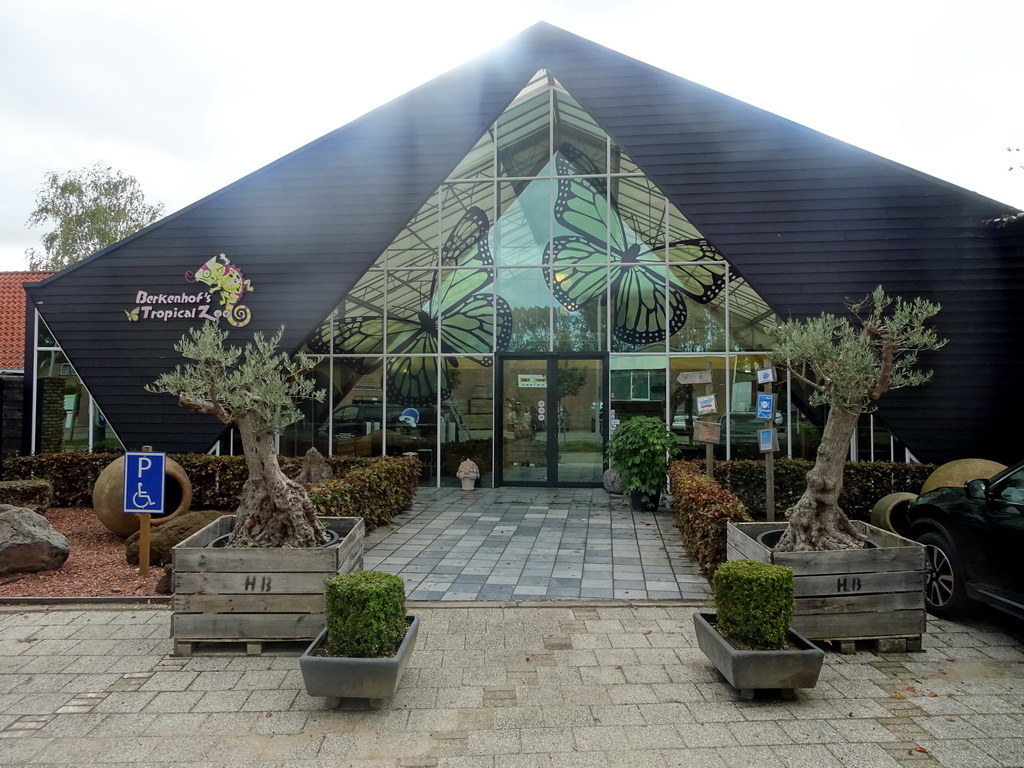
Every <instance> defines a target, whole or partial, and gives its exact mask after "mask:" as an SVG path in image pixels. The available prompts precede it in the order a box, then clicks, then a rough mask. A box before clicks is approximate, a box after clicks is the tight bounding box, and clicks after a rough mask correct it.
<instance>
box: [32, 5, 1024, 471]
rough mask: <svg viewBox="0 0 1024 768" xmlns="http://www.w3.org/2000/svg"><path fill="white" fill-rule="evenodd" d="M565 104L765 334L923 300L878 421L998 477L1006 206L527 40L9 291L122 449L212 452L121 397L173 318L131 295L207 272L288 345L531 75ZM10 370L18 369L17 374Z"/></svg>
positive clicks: (619, 60)
mask: <svg viewBox="0 0 1024 768" xmlns="http://www.w3.org/2000/svg"><path fill="white" fill-rule="evenodd" d="M542 68H545V69H547V70H549V71H550V72H551V73H552V74H553V75H554V77H556V78H557V79H558V80H559V81H560V82H561V83H562V85H563V86H564V87H565V88H566V89H567V90H568V91H569V92H570V93H571V94H572V95H573V97H575V99H576V100H577V101H578V102H579V103H580V105H581V106H582V107H583V108H584V109H585V110H586V111H587V112H588V113H589V114H590V115H591V116H592V117H593V118H594V119H595V120H596V121H597V123H598V124H599V125H600V126H601V128H603V129H604V130H605V131H606V132H607V133H608V134H609V135H610V136H611V137H612V139H613V140H614V141H615V142H617V143H618V144H619V145H620V146H622V147H623V148H624V149H625V151H626V152H628V153H629V155H630V157H631V158H632V159H633V160H634V161H635V162H636V163H637V164H638V165H639V166H640V168H641V169H642V170H643V171H644V172H645V173H646V174H647V176H648V177H649V178H650V179H651V180H652V181H653V182H654V183H655V184H657V185H658V186H659V188H660V189H661V190H662V191H663V192H664V193H665V194H666V195H667V196H668V197H669V199H670V200H671V201H672V202H673V203H674V204H675V205H676V206H677V207H678V208H679V209H680V210H681V211H683V212H685V214H686V215H687V217H689V219H690V220H691V221H692V222H693V223H694V225H696V226H697V228H698V229H699V230H700V231H701V232H702V233H703V234H704V235H705V236H706V237H707V238H708V239H709V240H710V241H711V242H712V243H713V244H714V245H715V246H716V248H717V249H718V250H719V251H720V252H721V253H723V254H724V255H725V257H726V258H727V259H728V261H729V262H730V263H731V264H732V265H733V267H734V268H735V269H736V270H737V271H739V272H740V273H741V274H742V275H743V277H745V278H746V279H747V280H748V281H749V282H750V283H751V285H752V286H753V287H754V288H755V289H756V290H757V291H758V292H759V294H760V295H761V297H762V298H763V299H764V300H765V301H767V302H768V304H769V305H770V306H771V307H772V308H773V309H774V310H775V311H776V312H777V313H779V314H780V315H781V316H783V317H788V316H795V317H799V316H806V315H812V314H817V313H819V312H822V311H832V312H838V311H842V308H843V306H844V302H845V301H846V299H847V298H857V297H860V296H862V295H863V294H865V293H867V292H868V291H870V290H871V289H872V288H873V287H874V286H876V285H878V284H883V285H884V286H885V288H886V289H887V290H888V291H889V292H890V293H893V294H900V295H905V296H925V297H927V298H929V299H932V300H935V301H939V302H940V303H941V304H942V305H943V310H942V312H941V313H940V315H939V317H938V322H937V327H938V330H939V332H940V333H941V334H942V335H944V336H946V337H948V338H949V339H950V343H949V345H948V346H947V347H946V349H945V350H943V351H942V352H941V353H938V354H936V355H933V356H931V358H929V359H928V360H926V361H925V362H926V364H927V365H929V366H931V367H932V368H934V369H935V372H936V376H935V379H934V381H933V382H932V383H930V384H929V385H926V386H925V387H923V388H921V389H920V390H916V391H912V392H896V393H893V394H892V395H890V396H888V398H887V400H886V401H883V402H884V405H883V407H882V412H881V415H882V416H883V417H884V419H885V420H886V421H887V422H888V424H889V425H890V426H891V427H892V429H893V430H894V431H895V432H896V433H897V434H899V435H900V437H901V438H902V439H903V440H904V441H905V442H906V444H907V445H908V446H909V447H910V448H911V450H913V451H914V452H915V454H916V455H917V456H919V457H920V458H922V459H925V460H929V461H945V460H949V459H953V458H960V457H965V456H977V457H984V458H991V459H996V460H1001V461H1004V462H1006V461H1009V460H1011V459H1015V458H1018V457H1019V455H1020V451H1019V449H1018V448H1017V445H1016V444H1017V440H1016V435H1015V434H1014V433H1013V431H1012V429H1011V428H1010V427H1012V423H1013V422H1015V419H1012V418H1011V419H1007V418H1006V414H1007V413H1014V412H1015V406H1016V403H1015V402H1014V401H1013V399H1012V395H1013V394H1014V392H1015V390H1016V389H1017V387H1016V386H1015V385H1016V383H1017V381H1019V380H1020V379H1021V377H1022V374H1024V362H1022V361H1021V357H1020V355H1018V354H1017V349H1016V344H1017V342H1018V340H1019V339H1020V338H1021V331H1022V320H1021V319H1020V315H1019V313H1017V312H1016V311H1015V306H1016V303H1015V299H1016V296H1017V295H1018V294H1019V289H1020V288H1021V287H1022V284H1024V260H1022V259H1021V256H1022V253H1024V249H1022V245H1024V237H1022V234H1024V225H1017V226H1016V227H1007V228H1005V229H999V228H997V227H995V226H994V225H992V224H988V223H986V222H987V221H989V220H991V219H993V218H995V217H996V216H1000V215H1003V214H1006V213H1007V212H1008V211H1009V210H1010V208H1009V207H1008V206H1006V205H1003V204H1001V203H998V202H996V201H993V200H990V199H987V198H984V197H982V196H980V195H977V194H974V193H972V192H969V191H967V190H964V189H960V188H958V187H955V186H953V185H951V184H948V183H946V182H943V181H941V180H938V179H935V178H932V177H929V176H926V175H924V174H922V173H920V172H917V171H914V170H912V169H910V168H906V167H904V166H901V165H899V164H896V163H893V162H891V161H889V160H886V159H883V158H880V157H878V156H876V155H872V154H870V153H868V152H865V151H863V150H859V149H857V148H855V147H852V146H850V145H848V144H845V143H843V142H840V141H837V140H835V139H832V138H830V137H828V136H825V135H823V134H820V133H817V132H815V131H813V130H811V129H809V128H806V127H804V126H801V125H797V124H795V123H793V122H790V121H788V120H785V119H783V118H780V117H778V116H776V115H773V114H771V113H768V112H765V111H763V110H761V109H758V108H755V107H752V106H750V105H748V104H745V103H742V102H739V101H737V100H735V99H732V98H730V97H728V96H725V95H723V94H720V93H717V92H715V91H712V90H709V89H707V88H704V87H702V86H699V85H696V84H694V83H692V82H689V81H687V80H684V79H682V78H679V77H676V76H674V75H671V74H668V73H666V72H664V71H661V70H658V69H656V68H654V67H651V66H649V65H646V64H643V63H641V62H638V61H636V60H634V59H631V58H628V57H626V56H623V55H621V54H618V53H615V52H614V51H611V50H609V49H606V48H603V47H601V46H598V45H596V44H594V43H591V42H589V41H587V40H584V39H582V38H579V37H576V36H574V35H572V34H569V33H567V32H565V31H563V30H560V29H557V28H555V27H551V26H549V25H546V24H538V25H536V26H534V27H531V28H530V29H528V30H527V31H525V32H523V33H522V34H521V35H519V36H517V37H516V38H513V39H512V40H511V41H509V42H508V43H506V44H505V45H503V46H501V47H499V48H497V49H495V50H493V51H491V52H490V53H488V54H485V55H484V56H481V57H480V58H478V59H476V60H474V61H472V62H470V63H468V64H466V65H464V66H462V67H460V68H458V69H456V70H453V71H452V72H450V73H448V74H446V75H444V76H442V77H440V78H437V79H436V80H434V81H431V82H430V83H427V84H426V85H424V86H422V87H420V88H418V89H416V90H415V91H412V92H410V93H408V94H406V95H404V96H402V97H400V98H398V99H396V100H394V101H392V102H390V103H388V104H386V105H384V106H382V107H380V108H379V109H377V110H374V111H373V112H371V113H369V114H367V115H365V116H363V117H361V118H359V119H357V120H355V121H353V122H352V123H350V124H348V125H346V126H344V127H342V128H340V129H338V130H337V131H334V132H332V133H330V134H328V135H327V136H324V137H323V138H321V139H319V140H317V141H314V142H312V143H311V144H309V145H307V146H305V147H303V148H301V149H299V150H297V151H295V152H293V153H291V154H289V155H287V156H285V157H284V158H282V159H280V160H278V161H276V162H275V163H272V164H271V165H268V166H267V167H265V168H263V169H261V170H259V171H256V172H255V173H253V174H251V175H249V176H247V177H245V178H243V179H241V180H240V181H238V182H236V183H234V184H232V185H230V186H228V187H226V188H225V189H223V190H221V191H219V192H216V193H214V194H213V195H210V196H209V197H207V198H205V199H203V200H201V201H199V202H197V203H195V204H193V205H191V206H189V207H188V208H185V209H184V210H182V211H180V212H178V213H175V214H173V215H171V216H168V217H167V218H165V219H163V220H161V221H159V222H157V223H156V224H154V225H152V226H150V227H149V228H147V229H146V230H143V231H142V232H140V233H138V234H136V235H134V236H132V237H130V238H128V239H126V240H124V241H122V242H120V243H117V244H115V245H113V246H111V247H110V248H107V249H106V250H104V251H102V252H100V253H98V254H96V255H94V256H92V257H90V258H89V259H86V260H85V261H83V262H80V263H79V264H77V265H75V266H73V267H71V268H69V269H67V270H65V271H64V272H62V273H60V274H58V275H55V276H53V277H51V278H49V279H48V280H46V281H44V282H42V283H40V284H38V285H36V286H34V287H30V288H29V289H28V293H29V295H30V298H31V300H32V301H33V302H34V304H35V306H36V307H37V309H38V310H39V311H40V312H41V313H42V315H43V317H44V318H45V320H46V322H47V324H48V325H49V327H50V329H51V331H52V332H53V333H54V335H55V336H56V338H57V339H58V340H59V342H60V344H61V346H62V348H63V349H64V351H65V353H66V354H67V355H68V357H69V359H70V360H71V361H72V362H73V364H74V366H75V369H76V370H77V371H78V373H79V375H80V376H81V377H82V379H83V380H84V381H85V382H86V384H87V386H88V387H89V390H90V392H91V393H92V394H93V396H94V398H95V399H96V401H97V402H98V404H99V405H100V407H101V408H102V409H103V412H104V413H105V415H106V417H107V419H108V420H109V422H110V423H111V424H112V425H113V426H114V428H115V429H116V431H117V433H118V435H119V436H120V437H121V438H122V440H123V441H124V442H125V445H126V447H128V448H131V449H134V448H138V447H139V446H140V445H142V444H143V443H145V444H151V445H154V446H155V447H157V449H160V450H169V451H185V450H205V449H207V448H208V447H209V446H210V444H211V443H212V442H213V441H214V440H215V439H216V438H217V437H218V436H219V435H220V434H221V432H222V425H220V424H219V423H217V422H215V421H213V420H212V419H210V418H209V417H204V416H200V415H197V414H192V413H186V412H184V411H183V410H182V409H180V408H179V407H178V406H177V405H176V404H175V402H174V400H173V399H172V398H170V397H164V396H157V395H150V394H147V393H146V392H145V391H143V385H144V384H145V383H147V382H150V381H152V380H154V379H155V378H156V377H157V376H158V375H159V374H160V373H161V372H163V371H165V370H168V369H169V368H171V367H173V365H175V364H177V362H178V360H179V357H178V355H177V353H175V352H174V350H173V344H174V342H175V341H177V339H179V338H180V337H181V335H182V333H183V332H184V330H185V328H186V327H188V321H182V320H168V321H166V322H153V321H150V322H129V321H128V320H127V318H126V316H125V310H127V309H130V308H131V307H132V306H134V305H135V301H134V299H135V296H136V293H137V292H138V291H140V290H141V291H148V292H151V293H155V292H166V293H175V292H181V291H188V290H195V286H189V285H188V284H186V283H185V282H184V278H183V276H184V274H185V273H186V272H194V271H195V270H196V269H197V268H198V267H199V266H200V265H201V264H202V263H203V262H205V261H207V260H208V259H210V258H211V257H213V256H216V255H217V254H220V253H224V254H226V255H227V256H228V258H230V259H231V260H232V262H233V263H236V264H238V265H239V266H240V267H241V268H242V269H243V270H244V272H245V277H246V278H248V279H250V280H251V281H252V286H253V291H252V292H249V293H247V294H246V295H245V301H246V304H247V306H248V307H249V308H250V309H251V311H252V320H251V322H250V323H248V325H246V326H245V327H244V329H241V330H240V331H238V332H236V333H235V334H233V338H234V339H236V340H240V341H241V340H245V339H247V338H248V337H250V336H251V334H252V333H253V332H255V331H264V332H273V331H274V330H276V329H277V328H278V327H280V326H281V325H284V326H285V327H286V336H285V339H284V344H285V346H286V347H287V348H289V349H292V348H297V347H298V346H299V345H300V344H301V343H302V340H303V339H304V338H305V337H306V336H308V334H309V333H310V332H311V331H312V330H313V329H314V328H316V327H317V326H318V325H319V324H320V323H321V322H322V320H323V318H324V317H326V316H327V315H328V314H329V313H330V312H331V310H332V309H333V308H334V307H335V306H336V305H337V303H338V302H339V300H340V299H341V298H342V297H343V296H344V295H345V294H346V292H347V291H348V290H349V289H350V288H351V287H352V286H353V285H354V283H355V282H356V281H357V280H358V279H359V277H360V276H361V275H362V273H363V272H364V271H365V270H366V269H367V268H368V266H369V265H370V264H371V263H372V262H373V261H374V259H375V258H376V257H377V256H378V254H380V253H381V252H382V251H383V250H384V248H386V247H387V245H388V244H389V243H390V242H391V240H392V239H393V238H394V237H395V235H396V234H397V233H398V232H399V231H400V230H401V229H402V228H403V227H404V226H405V224H406V223H407V222H408V220H409V219H410V218H411V217H412V216H413V214H414V213H415V212H416V211H417V210H418V209H419V207H420V206H421V205H422V204H423V203H424V201H426V200H427V198H428V197H429V196H430V194H431V193H432V192H433V190H434V189H435V188H436V187H437V185H438V184H439V183H440V182H441V181H442V180H444V178H445V177H446V175H447V174H448V173H449V172H451V170H452V169H453V168H455V166H456V165H457V164H458V162H459V161H460V160H461V159H462V158H463V157H464V156H465V154H466V153H467V152H468V151H469V149H470V148H471V147H472V146H473V144H474V143H475V142H476V140H477V139H478V138H479V137H480V136H481V135H482V133H483V132H484V131H485V130H486V129H487V127H488V126H489V125H490V124H491V123H492V122H493V121H494V120H495V119H497V117H498V116H499V115H500V113H501V112H502V111H503V109H504V108H505V107H506V106H507V105H508V104H509V103H510V101H511V100H512V99H513V98H514V97H515V95H516V94H517V93H518V91H519V90H520V89H521V88H522V87H523V86H524V85H525V83H526V82H527V81H528V79H529V78H530V77H531V76H532V75H533V74H534V73H535V72H536V71H537V70H539V69H542ZM29 369H30V368H29Z"/></svg>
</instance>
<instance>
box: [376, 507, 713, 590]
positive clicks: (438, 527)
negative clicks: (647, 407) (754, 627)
mask: <svg viewBox="0 0 1024 768" xmlns="http://www.w3.org/2000/svg"><path fill="white" fill-rule="evenodd" d="M666 502H667V497H666ZM365 547H366V556H365V558H364V565H365V567H366V568H367V569H375V570H381V571H387V572H388V573H394V574H397V575H399V576H401V577H402V579H403V580H404V581H405V584H406V594H407V595H408V597H409V598H410V599H412V600H442V601H446V600H577V599H580V598H615V599H621V600H648V599H672V598H676V599H679V598H682V599H692V600H706V599H709V598H710V591H709V589H708V583H707V580H706V579H705V578H704V577H703V576H701V575H700V570H699V568H698V567H697V563H696V562H695V561H694V559H693V558H692V557H690V555H689V554H688V553H687V552H686V550H685V549H684V548H683V542H682V539H681V538H680V536H679V531H678V530H677V529H676V528H675V527H674V526H673V522H672V513H671V512H670V511H669V509H668V506H667V503H665V502H663V505H662V508H661V509H660V510H658V512H656V513H653V514H652V513H648V512H634V511H633V510H631V509H630V507H629V503H628V501H626V500H624V499H623V497H622V496H609V495H608V493H606V492H605V491H604V490H603V489H600V488H597V489H595V488H516V487H512V488H481V489H477V490H475V491H460V490H457V489H453V488H420V489H419V490H418V491H417V492H416V499H415V501H414V502H413V505H412V507H411V508H410V509H409V510H408V511H407V512H404V513H402V514H400V515H398V516H396V518H395V520H394V522H393V524H391V525H388V526H383V527H381V528H378V529H377V530H375V531H373V532H372V533H370V534H369V535H368V536H367V537H366V541H365Z"/></svg>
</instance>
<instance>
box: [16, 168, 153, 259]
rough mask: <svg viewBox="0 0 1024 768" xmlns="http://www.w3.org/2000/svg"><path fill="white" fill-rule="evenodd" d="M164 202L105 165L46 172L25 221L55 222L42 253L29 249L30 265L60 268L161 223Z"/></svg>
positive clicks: (34, 224)
mask: <svg viewBox="0 0 1024 768" xmlns="http://www.w3.org/2000/svg"><path fill="white" fill-rule="evenodd" d="M163 210H164V206H163V203H157V204H156V205H150V204H149V203H147V202H146V196H145V194H143V192H142V188H141V187H140V186H139V182H138V180H137V179H136V178H135V177H134V176H129V175H126V174H124V173H122V172H121V171H118V170H115V169H113V168H111V167H110V166H108V165H104V164H103V163H96V164H95V165H93V166H92V167H91V168H82V169H81V170H78V171H68V172H67V173H65V174H59V173H57V172H56V171H50V172H48V173H47V174H46V176H45V177H44V181H43V186H42V187H41V188H40V189H38V190H37V191H36V208H35V210H34V211H32V214H31V215H30V216H29V217H28V221H27V222H26V225H27V226H29V227H38V226H42V225H45V224H47V223H52V224H53V225H54V228H53V229H52V230H50V231H49V232H47V233H45V234H44V235H43V237H42V244H43V251H42V252H40V251H38V250H36V249H35V248H29V249H28V250H26V251H25V255H26V256H27V257H28V264H29V269H52V270H59V269H64V268H65V267H67V266H69V265H71V264H74V263H75V262H76V261H79V260H81V259H84V258H85V257H86V256H89V255H91V254H93V253H95V252H96V251H98V250H100V249H102V248H106V247H107V246H108V245H111V244H112V243H116V242H117V241H118V240H121V239H122V238H125V237H128V235H131V234H133V233H135V232H137V231H139V230H140V229H142V228H143V227H146V226H148V225H150V224H152V223H153V222H154V221H156V220H157V219H158V218H159V217H160V215H161V214H162V213H163Z"/></svg>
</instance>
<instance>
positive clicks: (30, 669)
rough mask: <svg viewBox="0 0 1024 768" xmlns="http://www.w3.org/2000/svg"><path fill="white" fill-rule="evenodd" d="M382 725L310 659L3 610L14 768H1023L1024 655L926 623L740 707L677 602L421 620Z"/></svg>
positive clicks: (489, 605) (7, 725)
mask: <svg viewBox="0 0 1024 768" xmlns="http://www.w3.org/2000/svg"><path fill="white" fill-rule="evenodd" d="M410 608H411V612H413V613H416V614H418V615H419V616H421V618H422V626H421V630H420V636H419V641H418V643H417V647H416V650H415V652H414V654H413V656H412V660H411V666H410V667H409V668H408V670H407V671H406V674H405V677H404V678H403V680H402V683H401V685H400V687H399V690H398V692H397V694H396V695H395V697H394V698H393V699H392V700H391V702H390V703H389V705H388V706H387V707H386V708H385V709H380V710H368V709H341V710H327V709H325V707H324V701H323V700H322V699H315V698H310V697H309V696H307V695H306V693H305V691H304V690H303V687H302V681H301V676H300V674H299V671H298V662H297V659H296V658H295V656H296V655H297V652H298V650H300V649H297V648H295V647H291V646H284V647H281V648H279V649H274V652H268V653H265V654H264V655H262V656H246V655H245V652H244V647H243V646H200V648H199V649H198V653H197V655H193V656H192V657H188V658H178V657H173V656H171V655H169V654H170V652H171V641H170V639H169V637H168V634H169V625H170V612H169V611H168V610H167V609H166V608H164V607H158V606H118V607H89V608H83V607H75V606H60V607H54V606H50V607H46V606H32V607H15V606H5V607H3V608H0V766H3V768H27V767H28V766H31V767H32V768H57V766H60V767H61V768H67V767H68V766H71V767H72V768H76V767H79V766H80V767H81V768H91V767H93V766H95V767H102V768H128V767H129V766H131V767H132V768H143V767H148V768H238V767H240V766H251V767H256V768H271V767H273V768H326V767H327V766H331V767H332V768H333V767H335V766H352V767H353V768H371V767H372V768H406V767H407V768H435V767H436V768H469V767H473V768H475V767H476V766H481V767H483V768H520V767H528V768H534V767H536V766H558V768H566V767H567V766H595V767H605V768H615V767H617V766H643V768H650V767H658V766H695V767H698V768H700V767H704V766H708V767H714V768H732V767H733V766H758V767H759V768H770V767H773V766H785V767H787V768H800V767H803V766H813V767H814V768H839V767H840V766H847V767H850V766H854V767H856V768H876V767H877V768H887V767H888V768H894V767H897V766H911V767H913V766H921V767H922V768H924V767H925V766H929V767H930V766H948V767H949V768H954V767H956V768H988V767H992V768H999V767H1006V768H1008V767H1009V766H1022V765H1024V648H1022V645H1021V643H1020V642H1019V641H1018V640H1016V639H1014V637H1012V636H1011V635H1010V634H1008V632H1007V631H1006V625H1005V624H1001V623H999V622H998V621H993V620H988V621H981V620H978V621H972V622H969V623H953V622H946V621H939V620H931V621H930V622H929V628H928V633H927V635H926V636H925V638H924V649H925V650H924V651H923V652H921V653H914V654H889V655H882V656H878V655H875V654H874V653H871V652H869V651H867V650H859V651H858V652H857V653H855V654H850V655H845V656H844V655H840V654H837V653H833V652H830V653H828V654H826V661H825V666H824V669H823V670H822V674H821V679H820V681H819V683H818V685H817V687H815V688H813V689H808V690H802V691H800V692H799V694H798V697H797V699H796V700H795V701H782V700H773V699H768V698H765V699H761V698H758V699H755V700H754V701H751V702H748V701H744V700H742V699H740V698H739V697H738V696H737V695H736V694H735V693H734V692H733V690H732V689H731V687H730V686H729V685H728V684H727V683H726V682H725V681H724V680H723V679H722V678H721V677H720V676H719V675H718V673H717V672H716V671H715V670H714V668H713V667H711V665H710V664H709V662H708V661H707V660H706V659H705V657H704V656H703V654H702V653H701V652H700V651H699V650H698V649H697V648H696V641H695V638H694V633H693V625H692V620H691V615H692V613H693V611H694V604H692V603H688V602H685V601H681V600H675V601H646V602H645V601H634V602H630V601H607V600H606V601H580V600H575V601H572V600H564V601H560V602H544V603H535V604H531V603H525V602H520V603H511V602H509V603H497V602H486V601H477V602H467V603H457V602H440V601H435V602H429V603H418V602H413V603H410Z"/></svg>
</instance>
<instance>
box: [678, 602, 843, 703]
mask: <svg viewBox="0 0 1024 768" xmlns="http://www.w3.org/2000/svg"><path fill="white" fill-rule="evenodd" d="M714 621H715V614H713V613H694V614H693V626H694V629H695V630H696V631H697V645H698V646H699V647H700V649H701V650H702V651H703V652H704V655H705V656H707V657H708V658H709V659H710V660H711V662H712V663H713V664H714V665H715V667H716V668H717V669H718V671H719V672H721V673H722V675H723V676H724V677H725V679H726V680H728V681H729V683H730V684H731V685H732V687H733V688H735V689H736V690H737V691H739V693H740V695H741V696H742V697H743V698H745V699H753V698H754V692H755V691H759V690H766V689H772V690H777V691H779V692H780V694H781V695H782V697H783V698H787V699H791V698H793V697H794V696H795V695H796V692H795V689H796V688H813V687H814V686H815V685H817V684H818V675H819V673H820V672H821V665H822V664H823V663H824V661H825V652H824V651H823V650H821V649H820V648H818V647H817V646H816V645H814V644H813V643H812V642H811V641H810V640H808V639H807V638H805V637H804V636H803V635H801V634H799V633H797V632H794V631H793V630H790V631H789V639H790V642H792V643H793V645H795V646H797V648H798V650H792V651H786V650H783V651H741V650H737V649H736V648H733V647H732V645H730V644H729V641H728V640H726V639H725V638H724V637H722V636H721V635H720V634H718V630H716V629H715V627H714V626H713V622H714Z"/></svg>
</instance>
